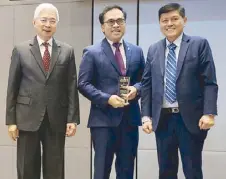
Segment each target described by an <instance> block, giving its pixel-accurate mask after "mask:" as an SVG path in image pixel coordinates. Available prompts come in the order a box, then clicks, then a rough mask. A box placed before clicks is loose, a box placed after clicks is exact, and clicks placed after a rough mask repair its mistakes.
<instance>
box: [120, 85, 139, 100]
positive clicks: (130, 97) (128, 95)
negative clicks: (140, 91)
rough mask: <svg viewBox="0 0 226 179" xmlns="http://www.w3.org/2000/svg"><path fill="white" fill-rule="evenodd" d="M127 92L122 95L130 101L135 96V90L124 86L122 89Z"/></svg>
mask: <svg viewBox="0 0 226 179" xmlns="http://www.w3.org/2000/svg"><path fill="white" fill-rule="evenodd" d="M124 88H125V89H127V90H128V92H129V93H128V94H126V95H123V97H124V98H125V99H128V100H132V99H134V98H135V97H136V96H137V89H136V88H135V87H134V86H126V87H124Z"/></svg>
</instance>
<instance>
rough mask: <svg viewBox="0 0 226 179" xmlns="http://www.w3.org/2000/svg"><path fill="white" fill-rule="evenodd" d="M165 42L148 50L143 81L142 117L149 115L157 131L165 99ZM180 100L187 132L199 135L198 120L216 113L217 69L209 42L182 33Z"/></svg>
mask: <svg viewBox="0 0 226 179" xmlns="http://www.w3.org/2000/svg"><path fill="white" fill-rule="evenodd" d="M165 49H166V40H165V39H163V40H161V41H159V42H157V43H155V44H154V45H152V46H151V47H150V48H149V51H148V56H147V62H146V67H145V71H144V74H143V79H142V97H141V106H142V107H141V108H142V116H150V117H152V120H153V129H154V130H156V128H157V126H158V122H159V118H160V112H161V108H162V103H163V97H164V72H165ZM176 91H177V100H178V104H179V108H180V112H181V115H182V117H183V120H184V123H185V125H186V127H187V128H188V130H189V131H190V132H192V133H199V132H200V129H199V127H198V122H199V119H200V118H201V116H202V115H204V114H213V115H216V114H217V93H218V85H217V81H216V73H215V66H214V61H213V57H212V52H211V49H210V46H209V43H208V42H207V40H206V39H203V38H200V37H190V36H187V35H185V34H183V38H182V42H181V47H180V52H179V57H178V62H177V81H176Z"/></svg>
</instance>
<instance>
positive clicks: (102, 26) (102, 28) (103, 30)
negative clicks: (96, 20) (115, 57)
mask: <svg viewBox="0 0 226 179" xmlns="http://www.w3.org/2000/svg"><path fill="white" fill-rule="evenodd" d="M101 30H102V32H103V33H104V32H105V28H104V24H102V25H101Z"/></svg>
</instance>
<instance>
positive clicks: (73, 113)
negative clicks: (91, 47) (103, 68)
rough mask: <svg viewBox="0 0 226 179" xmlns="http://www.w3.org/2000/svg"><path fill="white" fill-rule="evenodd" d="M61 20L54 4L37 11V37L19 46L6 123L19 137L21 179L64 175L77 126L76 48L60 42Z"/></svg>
mask: <svg viewBox="0 0 226 179" xmlns="http://www.w3.org/2000/svg"><path fill="white" fill-rule="evenodd" d="M58 21H59V14H58V10H57V9H56V7H55V6H53V5H52V4H46V3H44V4H40V5H39V6H38V7H37V8H36V10H35V13H34V20H33V25H34V27H35V30H36V32H37V36H35V37H34V39H33V40H31V41H27V42H24V43H22V44H20V45H17V46H15V48H14V49H13V52H12V58H11V65H10V70H9V79H8V90H7V107H6V125H8V131H9V135H10V137H11V138H12V139H13V140H17V138H18V140H17V171H18V179H40V168H41V147H40V143H42V151H43V154H42V164H43V170H42V171H43V179H64V146H65V135H66V136H73V135H74V134H75V132H76V125H78V124H79V120H80V119H79V99H78V91H77V87H76V86H77V79H76V78H77V75H76V67H75V57H74V50H73V48H72V47H71V46H69V45H67V44H65V43H62V42H59V41H56V40H55V39H54V38H53V34H54V33H55V31H56V26H57V23H58Z"/></svg>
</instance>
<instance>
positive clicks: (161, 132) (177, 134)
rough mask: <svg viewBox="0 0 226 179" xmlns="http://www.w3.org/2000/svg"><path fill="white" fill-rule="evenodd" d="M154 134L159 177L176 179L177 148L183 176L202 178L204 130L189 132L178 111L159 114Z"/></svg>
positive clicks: (205, 133) (191, 178)
mask: <svg viewBox="0 0 226 179" xmlns="http://www.w3.org/2000/svg"><path fill="white" fill-rule="evenodd" d="M191 120H192V119H191ZM197 125H198V124H197ZM155 134H156V143H157V153H158V162H159V179H177V172H178V162H179V161H178V149H179V150H180V154H181V160H182V166H183V172H184V175H185V178H186V179H203V174H202V149H203V144H204V140H205V138H206V135H207V132H206V131H203V132H200V133H199V134H191V133H190V132H189V131H188V130H187V128H186V126H185V124H184V122H183V119H182V117H181V115H180V113H177V114H169V113H168V114H162V115H161V119H160V123H159V126H158V128H157V130H156V133H155Z"/></svg>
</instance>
